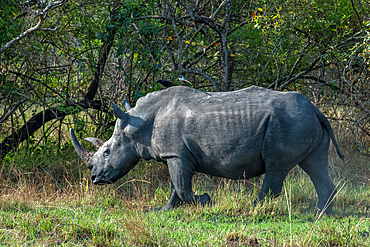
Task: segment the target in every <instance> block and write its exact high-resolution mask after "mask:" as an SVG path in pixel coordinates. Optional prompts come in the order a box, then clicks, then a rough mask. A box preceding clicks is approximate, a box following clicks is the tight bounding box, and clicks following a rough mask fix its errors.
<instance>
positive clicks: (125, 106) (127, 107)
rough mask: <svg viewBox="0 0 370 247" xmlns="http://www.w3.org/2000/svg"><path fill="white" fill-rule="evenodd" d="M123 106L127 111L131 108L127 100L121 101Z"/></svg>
mask: <svg viewBox="0 0 370 247" xmlns="http://www.w3.org/2000/svg"><path fill="white" fill-rule="evenodd" d="M123 108H125V110H126V111H129V110H131V109H132V107H131V106H130V103H129V102H128V100H125V101H123Z"/></svg>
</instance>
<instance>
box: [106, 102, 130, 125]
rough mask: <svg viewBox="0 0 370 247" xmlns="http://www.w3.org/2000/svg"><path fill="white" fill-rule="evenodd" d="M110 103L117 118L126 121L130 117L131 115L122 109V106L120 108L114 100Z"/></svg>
mask: <svg viewBox="0 0 370 247" xmlns="http://www.w3.org/2000/svg"><path fill="white" fill-rule="evenodd" d="M110 103H111V105H112V108H113V114H114V116H116V117H117V118H119V119H121V120H124V121H125V120H127V119H128V117H129V115H128V114H127V113H126V112H124V111H122V110H121V108H119V107H118V106H117V105H116V104H114V103H113V102H112V101H111V102H110Z"/></svg>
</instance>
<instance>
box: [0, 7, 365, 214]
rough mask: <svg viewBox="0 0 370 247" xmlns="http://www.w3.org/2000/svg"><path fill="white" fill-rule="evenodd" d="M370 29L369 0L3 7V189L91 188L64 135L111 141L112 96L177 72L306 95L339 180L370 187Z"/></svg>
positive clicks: (226, 86) (225, 85) (145, 89)
mask: <svg viewBox="0 0 370 247" xmlns="http://www.w3.org/2000/svg"><path fill="white" fill-rule="evenodd" d="M369 31H370V2H369V1H362V0H299V1H298V0H295V1H294V0H248V1H231V0H224V1H221V0H204V1H202V0H198V1H193V0H189V1H184V0H178V1H172V0H164V1H162V0H157V1H151V0H148V1H126V0H122V1H118V0H112V1H108V0H85V1H84V0H61V1H43V0H31V1H27V2H25V1H19V0H2V1H1V4H0V58H1V59H0V102H1V104H0V159H1V168H0V169H1V170H0V183H1V185H0V189H1V193H2V194H4V193H5V194H6V193H8V192H9V190H10V188H11V187H13V188H14V186H13V185H14V183H19V181H21V180H23V179H25V180H27V181H29V182H30V183H33V184H34V186H36V187H37V186H39V185H40V183H41V182H40V181H44V182H45V179H51V180H52V181H54V182H55V183H56V187H58V186H59V187H63V186H64V185H66V184H68V183H77V184H78V183H84V186H85V185H86V186H87V184H89V183H90V182H89V181H88V171H87V169H86V168H83V167H81V166H80V165H79V161H78V158H77V156H76V155H75V154H74V151H73V147H72V146H71V143H70V141H69V136H68V129H69V128H70V127H73V128H74V129H75V131H76V133H77V136H78V138H79V139H81V138H83V137H87V136H95V137H99V138H101V139H108V138H109V137H110V136H111V134H112V132H113V127H114V116H113V113H112V110H111V108H110V104H109V102H110V101H113V102H115V103H116V104H118V105H119V106H122V103H123V101H124V100H126V99H127V100H129V102H130V104H131V105H132V106H134V105H135V102H136V101H137V100H138V99H139V98H140V97H142V96H144V95H146V94H147V93H150V92H153V91H156V90H162V89H164V87H163V86H162V85H161V84H159V83H156V81H157V80H158V79H165V80H168V81H172V82H174V83H175V84H180V81H178V79H177V78H178V77H179V76H180V75H183V76H185V77H186V78H187V79H188V80H189V81H191V82H192V84H184V85H186V86H191V87H194V88H197V89H200V90H205V91H233V90H237V89H241V88H245V87H248V86H251V85H257V86H261V87H265V88H269V89H274V90H281V91H297V92H300V93H302V94H303V95H305V96H306V97H308V98H309V99H310V100H311V102H313V103H314V104H315V105H316V106H317V107H318V108H319V109H320V110H321V111H323V113H324V114H325V115H326V116H327V117H328V119H329V121H330V122H331V124H332V126H333V129H334V131H335V133H336V138H337V140H338V143H339V146H340V147H341V148H342V150H343V151H344V153H345V155H346V156H347V160H346V161H345V162H342V163H340V162H339V161H338V160H337V159H336V158H332V159H334V161H333V162H332V163H331V173H332V175H333V176H336V177H337V178H340V179H342V178H344V177H346V178H347V177H348V178H349V179H350V180H351V181H356V182H358V183H361V184H365V185H369V179H370V165H369V156H370V82H369V77H370V73H369V59H370V33H369ZM332 156H333V157H334V156H335V155H334V153H333V155H332ZM50 157H53V159H52V160H50V159H49V158H50ZM354 160H356V162H355V161H354ZM359 160H361V161H359ZM359 162H360V163H361V164H362V165H359ZM77 164H78V165H77ZM149 165H151V166H155V164H153V163H150V164H149ZM156 166H158V164H157V165H156ZM159 166H160V165H159ZM156 168H158V167H156ZM159 168H160V169H163V170H165V167H159ZM81 169H82V170H81ZM139 169H140V168H139ZM145 169H147V166H146V168H145ZM164 173H165V172H164ZM163 176H164V177H166V176H165V175H163ZM36 178H37V179H36ZM167 178H168V177H167ZM66 181H68V182H66ZM71 181H72V182H71ZM82 181H83V182H82ZM44 182H42V183H44ZM59 187H58V188H59ZM367 207H369V205H367ZM365 211H366V210H365Z"/></svg>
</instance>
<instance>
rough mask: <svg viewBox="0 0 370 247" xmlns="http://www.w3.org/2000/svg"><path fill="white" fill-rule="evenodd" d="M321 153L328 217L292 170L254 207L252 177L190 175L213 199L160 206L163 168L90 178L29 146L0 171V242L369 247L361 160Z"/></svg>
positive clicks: (68, 160) (369, 190)
mask: <svg viewBox="0 0 370 247" xmlns="http://www.w3.org/2000/svg"><path fill="white" fill-rule="evenodd" d="M332 157H333V158H331V159H330V168H331V175H332V178H333V180H334V182H335V184H337V186H338V191H339V192H338V194H337V196H336V198H335V202H334V207H333V209H334V210H335V211H336V213H337V214H336V215H335V216H325V215H320V214H315V205H316V202H317V196H316V192H315V190H314V187H313V185H312V183H311V181H310V180H309V178H308V176H307V175H306V174H304V172H302V171H301V170H300V169H299V168H295V169H293V171H292V172H291V173H290V175H289V176H288V177H287V179H286V181H285V185H284V188H283V191H282V195H281V196H280V197H278V198H276V199H273V200H269V201H267V202H265V203H264V204H263V205H259V204H257V205H254V204H253V201H254V199H255V198H256V197H257V195H258V193H259V190H260V186H261V184H262V179H263V177H261V178H255V179H251V180H245V181H231V180H226V179H220V178H212V177H209V176H205V175H203V174H197V175H196V176H195V177H194V181H193V186H194V190H195V192H196V193H197V194H201V193H204V192H207V193H209V194H210V196H211V197H212V200H213V204H212V205H210V206H206V207H197V206H191V205H190V206H182V207H180V208H178V209H176V210H174V211H172V212H160V211H159V209H160V208H161V207H163V206H164V205H165V204H166V203H167V202H168V199H169V195H170V186H169V182H170V181H169V175H168V171H167V169H166V167H165V166H164V165H163V164H158V163H153V162H151V163H150V162H149V163H142V164H139V165H138V166H137V167H136V168H135V169H134V170H133V171H131V172H130V173H129V174H128V175H127V176H126V177H124V178H123V179H121V180H120V181H119V182H117V183H116V184H114V185H109V186H93V185H92V184H91V182H90V180H89V174H90V173H89V171H88V170H87V169H86V168H85V167H83V164H81V163H80V160H79V159H78V158H77V157H76V155H75V153H74V151H73V150H66V151H65V154H64V155H63V156H61V155H57V154H55V153H53V152H50V153H49V154H47V155H45V156H44V157H43V156H42V155H34V154H29V155H28V156H27V157H26V158H25V159H24V158H22V157H21V158H18V159H16V160H14V161H12V162H6V161H4V162H3V164H2V166H1V170H0V179H1V180H0V181H1V185H0V189H1V191H0V196H1V199H0V245H1V246H56V245H58V246H370V236H369V235H370V220H369V218H370V187H369V185H370V183H369V178H370V162H369V160H367V159H366V157H361V156H356V155H353V156H349V157H348V158H347V159H346V162H339V161H338V159H337V158H336V156H334V155H333V156H332Z"/></svg>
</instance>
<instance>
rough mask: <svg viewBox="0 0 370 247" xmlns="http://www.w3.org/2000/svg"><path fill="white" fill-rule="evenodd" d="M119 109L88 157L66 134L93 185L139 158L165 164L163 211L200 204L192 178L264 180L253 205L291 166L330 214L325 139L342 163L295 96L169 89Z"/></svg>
mask: <svg viewBox="0 0 370 247" xmlns="http://www.w3.org/2000/svg"><path fill="white" fill-rule="evenodd" d="M123 105H124V108H125V110H126V112H125V111H123V110H121V109H120V108H119V107H118V106H117V105H115V104H114V103H113V102H112V107H113V113H114V115H115V116H116V117H117V121H116V124H115V129H114V133H113V136H112V137H111V138H110V139H109V140H108V141H106V142H104V141H103V140H101V139H98V138H93V137H89V138H86V139H85V140H87V141H90V142H92V143H93V144H94V146H95V148H96V149H97V151H96V152H91V151H87V150H86V149H84V148H83V147H82V146H81V145H80V144H79V142H78V140H77V139H76V136H75V134H74V131H73V129H70V135H71V139H72V143H73V145H74V147H75V150H76V152H77V154H78V155H79V156H80V157H81V158H82V160H83V161H84V162H85V164H86V165H87V167H88V168H89V169H90V170H91V180H92V181H93V183H94V184H109V183H114V182H115V181H117V180H118V179H120V178H121V177H123V176H124V175H125V174H127V173H128V172H129V171H130V170H131V169H133V168H134V167H135V165H136V164H137V163H138V161H139V160H140V159H141V158H142V159H145V160H150V159H154V160H156V161H160V162H164V163H165V164H166V165H167V166H168V170H169V173H170V176H171V196H170V200H169V202H168V204H167V205H166V206H165V207H164V208H163V210H171V209H174V208H176V207H178V206H179V205H181V204H183V203H194V204H200V205H205V204H207V203H210V202H211V198H210V196H209V195H208V194H206V193H204V194H203V195H195V194H194V192H193V190H192V177H193V175H194V173H195V172H201V173H204V174H208V175H212V176H218V177H223V178H228V179H247V178H253V177H256V176H260V175H262V174H266V175H265V178H264V181H263V185H262V189H261V191H260V193H259V195H258V198H257V201H263V199H264V197H265V196H266V195H270V196H277V195H279V194H280V192H281V189H282V185H283V180H284V179H285V177H286V176H287V174H288V172H289V170H291V169H292V168H293V167H294V166H296V165H297V164H298V165H299V166H300V167H301V168H302V169H303V170H304V171H305V172H306V173H307V174H308V175H309V176H310V178H311V180H312V182H313V184H314V186H315V189H316V192H317V194H318V208H319V209H320V210H322V211H323V212H326V213H332V212H333V211H332V208H331V204H330V203H331V201H332V198H333V195H334V193H335V191H336V190H335V186H334V184H333V182H332V181H331V179H330V177H329V175H328V148H329V144H330V139H331V140H332V142H333V144H334V145H335V147H336V151H337V154H338V155H339V157H340V158H342V159H343V158H344V156H343V154H342V152H341V150H340V148H339V146H338V144H337V142H336V140H335V137H334V134H333V130H332V128H331V126H330V123H329V121H328V120H327V118H326V117H325V116H324V114H323V113H322V112H320V111H319V110H318V109H317V108H316V107H315V106H314V105H313V104H312V103H311V102H310V101H309V100H308V99H307V98H305V97H304V96H303V95H301V94H299V93H297V92H278V91H273V90H269V89H264V88H261V87H257V86H252V87H249V88H245V89H242V90H238V91H233V92H215V93H208V92H203V91H200V90H197V89H194V88H190V87H183V86H176V87H171V88H168V89H166V90H161V91H156V92H153V93H149V94H147V95H146V96H145V97H142V98H140V99H139V100H138V101H137V103H136V106H135V107H133V108H131V107H130V106H129V104H128V103H127V101H125V102H124V104H123Z"/></svg>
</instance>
